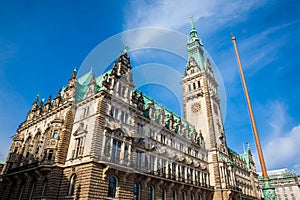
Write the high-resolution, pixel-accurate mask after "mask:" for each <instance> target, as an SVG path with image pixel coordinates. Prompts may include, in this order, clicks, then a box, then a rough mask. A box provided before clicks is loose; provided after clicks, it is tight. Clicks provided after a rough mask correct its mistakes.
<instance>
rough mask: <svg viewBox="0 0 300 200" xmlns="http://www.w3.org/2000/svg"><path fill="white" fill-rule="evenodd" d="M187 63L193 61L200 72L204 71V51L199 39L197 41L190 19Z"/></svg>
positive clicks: (192, 22)
mask: <svg viewBox="0 0 300 200" xmlns="http://www.w3.org/2000/svg"><path fill="white" fill-rule="evenodd" d="M187 50H188V61H189V60H190V59H194V60H195V61H196V63H197V65H198V67H199V69H200V70H203V69H205V59H204V49H203V44H202V42H201V39H199V37H198V34H197V31H196V28H195V25H194V21H193V18H192V17H191V31H190V40H189V41H188V44H187Z"/></svg>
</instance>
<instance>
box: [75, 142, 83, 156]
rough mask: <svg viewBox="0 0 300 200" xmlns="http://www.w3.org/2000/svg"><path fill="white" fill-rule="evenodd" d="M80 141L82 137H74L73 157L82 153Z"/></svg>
mask: <svg viewBox="0 0 300 200" xmlns="http://www.w3.org/2000/svg"><path fill="white" fill-rule="evenodd" d="M82 142H83V137H79V138H76V141H75V152H74V158H78V156H80V155H82Z"/></svg>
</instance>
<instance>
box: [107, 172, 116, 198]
mask: <svg viewBox="0 0 300 200" xmlns="http://www.w3.org/2000/svg"><path fill="white" fill-rule="evenodd" d="M116 190H117V179H116V178H115V177H113V176H111V177H109V183H108V197H113V198H114V197H116Z"/></svg>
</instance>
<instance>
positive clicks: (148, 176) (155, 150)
mask: <svg viewBox="0 0 300 200" xmlns="http://www.w3.org/2000/svg"><path fill="white" fill-rule="evenodd" d="M187 50H188V58H187V60H188V63H187V65H186V68H185V73H184V76H183V78H182V81H181V86H182V91H183V99H182V101H183V107H184V116H177V115H176V114H174V113H173V112H172V111H170V110H168V109H167V108H165V107H164V106H163V105H160V104H158V103H157V102H156V101H155V100H153V99H151V98H150V97H147V96H145V95H143V93H142V92H141V91H138V90H137V89H136V88H135V85H134V80H133V77H132V74H131V69H132V66H131V64H130V59H129V56H128V54H127V52H126V51H124V52H122V53H121V54H120V56H119V57H118V59H117V61H116V62H115V63H114V64H113V66H112V68H111V69H110V70H109V71H107V72H106V73H104V74H102V75H100V76H98V77H96V76H95V75H94V74H93V72H88V73H87V74H85V75H83V76H82V77H77V75H76V70H74V72H73V74H72V75H71V77H70V79H69V81H68V83H67V86H66V87H64V88H63V89H61V90H59V91H58V93H57V95H56V96H55V97H54V98H52V97H51V96H50V97H49V98H48V100H46V101H43V100H39V97H37V98H36V99H35V101H34V103H33V104H32V107H31V109H30V111H29V112H28V115H27V118H26V120H25V121H24V122H23V123H21V124H20V126H19V127H18V129H17V133H16V135H14V136H13V137H12V140H13V141H12V144H11V148H10V150H9V154H8V156H7V159H6V162H5V165H4V167H3V170H2V172H1V176H0V197H1V199H2V200H4V199H47V200H48V199H49V200H50V199H110V200H111V199H128V200H129V199H130V200H133V199H134V200H204V199H205V200H210V199H214V200H221V199H259V184H258V175H257V173H256V168H255V165H254V162H253V158H252V155H251V152H250V149H248V151H247V152H244V153H243V154H238V153H236V152H235V151H233V150H232V149H230V148H229V147H228V146H227V143H226V136H225V133H224V127H223V121H222V114H221V110H220V98H219V94H218V90H217V87H218V84H217V82H216V79H215V77H214V73H213V71H212V67H211V62H210V60H209V58H207V57H205V56H204V49H203V44H202V43H201V40H200V39H199V38H198V36H197V32H196V29H195V27H194V24H193V22H192V27H191V31H190V39H189V41H188V43H187Z"/></svg>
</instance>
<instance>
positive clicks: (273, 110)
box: [0, 0, 300, 174]
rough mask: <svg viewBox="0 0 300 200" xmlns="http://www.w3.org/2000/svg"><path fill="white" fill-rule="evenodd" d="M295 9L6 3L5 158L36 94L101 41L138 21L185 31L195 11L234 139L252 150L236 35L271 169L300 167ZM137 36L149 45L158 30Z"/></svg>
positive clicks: (166, 57)
mask: <svg viewBox="0 0 300 200" xmlns="http://www.w3.org/2000/svg"><path fill="white" fill-rule="evenodd" d="M299 10H300V3H298V1H296V0H294V1H293V0H287V1H283V0H281V1H280V0H277V1H276V0H270V1H267V0H253V1H244V0H236V1H225V0H224V1H220V0H202V1H201V2H199V1H196V0H191V1H188V2H187V1H183V0H180V1H176V2H175V1H172V0H161V1H146V0H140V1H137V0H136V1H134V0H133V1H117V0H115V1H98V0H97V1H96V0H94V1H92V0H90V1H72V3H66V2H61V1H51V3H50V2H45V1H34V0H30V1H16V2H13V1H0V27H1V28H0V99H1V100H0V120H1V123H0V160H5V159H6V156H7V152H8V149H9V147H10V144H11V139H10V137H11V136H12V135H14V134H15V132H16V129H17V127H18V125H19V124H20V123H21V122H22V121H23V120H24V119H25V117H26V114H27V112H28V110H29V109H30V107H31V104H32V102H33V100H34V98H35V96H36V94H37V93H40V95H41V96H42V97H43V98H47V97H48V96H49V94H52V95H55V94H56V92H57V90H58V89H59V88H61V87H62V86H63V85H65V84H66V83H67V81H68V79H69V77H70V75H71V73H72V70H73V68H74V67H75V66H77V67H79V66H81V63H82V62H83V61H84V59H85V58H86V56H87V55H88V54H89V53H90V52H91V51H92V50H93V49H94V48H95V47H96V46H97V45H98V44H99V43H101V42H102V41H104V40H106V39H108V38H109V37H111V36H113V35H115V34H118V33H121V32H123V31H126V30H129V29H133V28H143V27H160V28H166V29H170V30H176V31H178V32H180V33H182V34H188V33H189V28H190V23H189V16H190V15H193V16H194V20H195V25H196V28H197V30H198V34H199V36H200V37H201V39H202V41H203V44H204V47H205V48H206V50H207V51H208V52H209V54H210V56H211V57H212V58H213V59H214V62H215V63H216V65H217V67H218V70H219V71H220V73H221V76H222V79H223V82H224V87H225V91H226V97H227V98H226V99H225V100H226V105H227V106H226V108H227V109H226V116H224V118H225V130H226V136H227V142H228V145H229V146H230V147H231V148H233V149H235V150H236V151H238V152H240V153H242V152H243V143H246V142H249V143H250V145H251V148H252V150H253V152H254V154H256V153H255V144H254V139H253V135H252V131H251V124H250V120H249V116H248V111H247V107H246V102H245V98H244V93H243V90H242V85H241V81H240V77H239V73H238V67H237V64H236V60H235V55H234V50H233V46H232V42H231V33H234V34H235V36H236V37H237V43H238V47H239V51H240V55H241V59H242V64H243V67H244V71H245V76H246V79H247V83H248V89H249V93H250V96H251V100H252V104H253V110H254V113H255V117H256V121H257V126H258V131H259V135H260V138H261V143H262V145H263V150H264V154H265V159H266V164H267V168H268V169H277V168H283V167H288V168H289V169H291V170H293V171H295V172H297V173H298V174H300V155H299V154H300V153H299V152H300V145H298V143H299V142H300V112H299V110H300V104H299V101H300V93H299V89H298V88H299V86H300V83H299V78H300V73H299V69H298V67H299V66H298V64H299V63H300V62H299V61H300V58H299V55H298V47H299V45H300V42H299V41H300V40H299V38H298V37H299V35H300V28H299V27H300V26H299V24H300V18H299V14H298V11H299ZM135 39H136V41H139V42H140V40H138V39H141V40H142V41H143V40H145V39H147V40H149V41H150V42H151V40H155V37H153V35H152V36H151V35H150V34H149V35H147V34H145V35H142V36H140V38H135ZM128 42H129V43H130V41H128ZM131 42H132V41H131ZM174 42H176V41H174ZM184 48H185V47H184ZM117 51H119V50H117ZM116 56H117V55H116ZM130 56H131V59H132V64H133V66H134V67H137V66H140V65H143V64H147V63H153V62H155V63H159V64H163V65H167V66H170V67H173V68H174V69H175V70H177V71H178V72H179V73H182V72H183V70H184V67H185V61H184V60H183V59H178V58H176V59H173V57H172V56H174V55H170V54H168V53H166V52H163V51H158V50H141V51H135V52H132V53H131V54H130ZM99 59H101V56H100V57H99ZM92 67H93V70H94V69H97V67H98V66H92ZM174 84H179V83H176V82H175V83H174ZM141 89H143V90H145V91H146V92H147V93H148V95H150V96H152V97H155V98H156V99H158V100H159V101H160V102H161V103H163V104H165V105H166V106H167V107H169V108H171V109H173V110H175V111H176V112H180V110H179V111H178V105H179V103H178V100H177V99H176V97H175V96H174V95H173V96H172V93H171V92H170V91H168V88H164V87H162V86H159V85H155V84H152V85H150V84H148V85H144V86H142V87H141ZM158 89H160V90H161V91H162V92H159V93H158V92H157V91H158ZM162 93H164V94H165V95H162ZM169 95H171V97H172V98H168V96H169ZM170 99H171V100H170ZM256 160H257V159H256ZM256 165H257V168H259V163H258V161H256Z"/></svg>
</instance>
